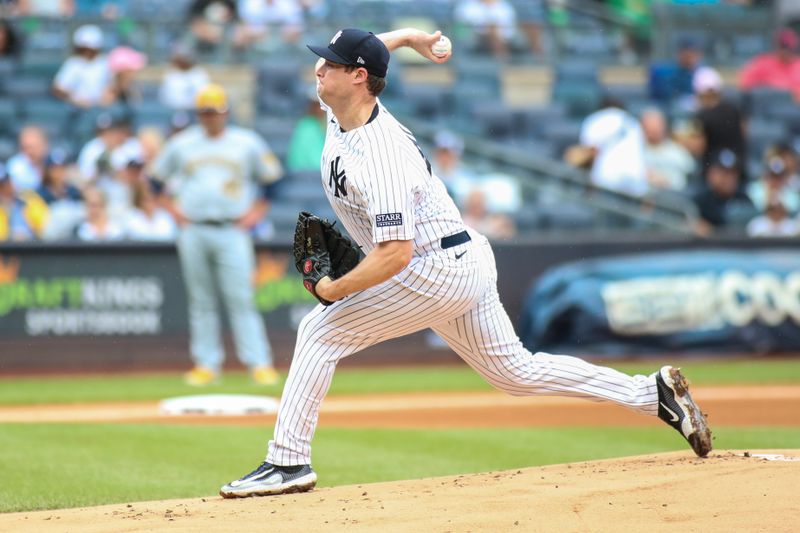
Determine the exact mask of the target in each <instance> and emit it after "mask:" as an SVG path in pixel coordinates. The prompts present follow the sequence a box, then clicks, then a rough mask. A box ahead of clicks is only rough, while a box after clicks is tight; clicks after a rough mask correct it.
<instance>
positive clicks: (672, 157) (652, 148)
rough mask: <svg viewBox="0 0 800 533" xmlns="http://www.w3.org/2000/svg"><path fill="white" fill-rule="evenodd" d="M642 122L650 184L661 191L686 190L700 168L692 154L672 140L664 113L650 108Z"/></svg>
mask: <svg viewBox="0 0 800 533" xmlns="http://www.w3.org/2000/svg"><path fill="white" fill-rule="evenodd" d="M640 120H641V123H642V132H643V133H644V137H645V142H646V144H645V147H644V162H645V166H646V167H647V180H648V182H649V183H650V185H651V186H652V187H655V188H657V189H668V190H672V191H679V192H680V191H683V190H685V189H686V184H687V181H688V179H689V177H690V176H691V175H692V173H693V172H694V170H695V166H696V165H695V161H694V158H693V157H692V154H690V153H689V151H688V150H687V149H686V148H684V147H683V146H682V145H680V144H678V143H677V142H675V141H673V140H672V139H671V138H670V136H669V132H668V128H667V120H666V118H665V117H664V113H662V112H661V111H660V110H658V109H656V108H650V109H647V110H645V111H643V112H642V115H641V117H640Z"/></svg>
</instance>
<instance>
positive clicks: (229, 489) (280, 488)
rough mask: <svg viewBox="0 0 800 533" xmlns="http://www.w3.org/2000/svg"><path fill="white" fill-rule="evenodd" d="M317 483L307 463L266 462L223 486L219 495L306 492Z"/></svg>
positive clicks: (266, 494) (243, 496)
mask: <svg viewBox="0 0 800 533" xmlns="http://www.w3.org/2000/svg"><path fill="white" fill-rule="evenodd" d="M316 484H317V474H316V472H314V471H313V470H311V467H310V466H309V465H298V466H277V465H273V464H270V463H267V462H263V463H261V464H260V465H258V468H256V469H255V470H253V471H252V472H250V473H249V474H247V475H246V476H244V477H243V478H240V479H237V480H236V481H231V482H230V483H228V484H227V485H225V486H223V487H222V488H221V489H220V491H219V495H220V496H222V497H223V498H247V497H250V496H268V495H270V494H288V493H290V492H306V491H308V490H311V489H313V488H314V485H316Z"/></svg>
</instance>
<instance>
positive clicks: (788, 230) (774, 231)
mask: <svg viewBox="0 0 800 533" xmlns="http://www.w3.org/2000/svg"><path fill="white" fill-rule="evenodd" d="M798 231H800V226H799V225H798V221H797V220H796V219H794V218H791V215H790V214H789V211H787V209H786V207H785V206H784V205H783V203H782V202H781V201H780V199H779V198H775V199H774V200H772V201H770V202H769V204H767V208H766V210H765V211H764V213H763V214H761V215H759V216H757V217H755V218H754V219H753V220H751V221H750V222H748V223H747V235H748V236H750V237H791V236H793V235H797V234H798Z"/></svg>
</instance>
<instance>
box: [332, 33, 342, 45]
mask: <svg viewBox="0 0 800 533" xmlns="http://www.w3.org/2000/svg"><path fill="white" fill-rule="evenodd" d="M341 36H342V30H339V31H337V32H336V35H334V36H333V39H331V44H334V43H335V42H336V41H337V40H338V39H339V37H341Z"/></svg>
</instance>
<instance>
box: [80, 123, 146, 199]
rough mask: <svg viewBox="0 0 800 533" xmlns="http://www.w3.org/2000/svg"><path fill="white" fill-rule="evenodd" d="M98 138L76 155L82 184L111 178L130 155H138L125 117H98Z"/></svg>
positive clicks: (137, 143) (139, 148) (134, 139)
mask: <svg viewBox="0 0 800 533" xmlns="http://www.w3.org/2000/svg"><path fill="white" fill-rule="evenodd" d="M96 127H97V137H95V138H94V139H92V140H91V141H89V142H88V143H86V144H85V145H84V146H83V148H82V149H81V151H80V154H78V168H79V170H80V173H81V179H82V181H83V182H84V183H88V182H93V181H97V180H102V179H105V178H109V177H113V173H114V171H115V170H119V169H121V168H122V167H123V166H124V165H125V163H126V162H127V161H128V158H129V154H131V153H138V152H140V151H141V147H140V146H139V141H138V140H137V139H136V138H135V137H131V134H130V125H129V123H128V121H127V119H126V118H125V117H122V116H119V115H114V114H112V113H102V114H100V115H99V116H98V117H97V122H96Z"/></svg>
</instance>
